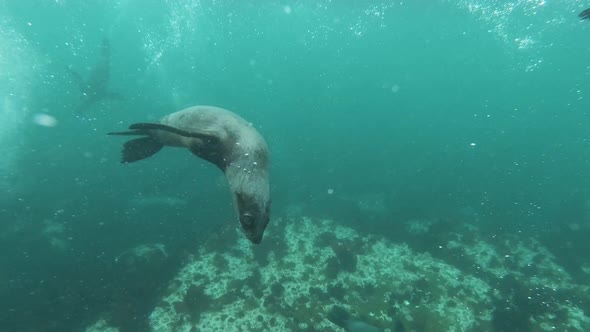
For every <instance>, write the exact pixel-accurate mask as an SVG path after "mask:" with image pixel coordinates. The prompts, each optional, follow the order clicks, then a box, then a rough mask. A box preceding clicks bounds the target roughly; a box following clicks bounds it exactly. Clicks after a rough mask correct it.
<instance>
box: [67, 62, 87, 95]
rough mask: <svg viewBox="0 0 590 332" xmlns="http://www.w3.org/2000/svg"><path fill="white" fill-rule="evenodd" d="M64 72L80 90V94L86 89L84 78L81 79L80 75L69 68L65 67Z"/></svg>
mask: <svg viewBox="0 0 590 332" xmlns="http://www.w3.org/2000/svg"><path fill="white" fill-rule="evenodd" d="M66 71H67V72H68V73H69V74H70V76H72V79H73V80H74V82H76V84H77V85H78V87H79V88H80V92H83V91H85V90H86V89H87V86H86V82H84V78H82V75H80V73H78V72H77V71H75V70H73V69H72V68H70V67H66Z"/></svg>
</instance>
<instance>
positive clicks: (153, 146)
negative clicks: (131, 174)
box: [107, 129, 164, 164]
mask: <svg viewBox="0 0 590 332" xmlns="http://www.w3.org/2000/svg"><path fill="white" fill-rule="evenodd" d="M107 135H119V136H138V135H142V136H143V135H149V133H148V132H147V131H145V130H141V129H138V130H129V131H119V132H111V133H108V134H107ZM163 147H164V145H163V144H162V143H160V142H158V141H157V140H156V139H154V138H153V137H151V136H147V137H142V138H136V139H132V140H130V141H127V142H125V144H124V145H123V153H122V156H121V163H123V164H128V163H132V162H135V161H138V160H142V159H145V158H147V157H150V156H153V155H154V154H155V153H156V152H158V151H160V150H161V149H162V148H163Z"/></svg>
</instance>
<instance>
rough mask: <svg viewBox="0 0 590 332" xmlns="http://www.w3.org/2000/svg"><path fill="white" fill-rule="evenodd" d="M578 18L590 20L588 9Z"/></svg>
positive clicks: (589, 9)
mask: <svg viewBox="0 0 590 332" xmlns="http://www.w3.org/2000/svg"><path fill="white" fill-rule="evenodd" d="M578 16H579V17H580V19H582V20H587V19H590V8H587V9H584V10H583V11H582V12H581V13H580V14H578Z"/></svg>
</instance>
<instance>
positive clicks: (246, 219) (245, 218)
mask: <svg viewBox="0 0 590 332" xmlns="http://www.w3.org/2000/svg"><path fill="white" fill-rule="evenodd" d="M241 221H242V223H244V224H245V225H252V224H253V223H254V216H253V215H252V214H251V213H248V212H246V213H244V214H242V218H241Z"/></svg>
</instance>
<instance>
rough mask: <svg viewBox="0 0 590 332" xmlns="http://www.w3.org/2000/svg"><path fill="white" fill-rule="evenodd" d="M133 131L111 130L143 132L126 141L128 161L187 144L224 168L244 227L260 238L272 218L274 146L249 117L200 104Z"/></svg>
mask: <svg viewBox="0 0 590 332" xmlns="http://www.w3.org/2000/svg"><path fill="white" fill-rule="evenodd" d="M129 129H131V131H127V132H117V133H110V135H141V136H144V137H142V138H138V139H134V140H131V141H128V142H126V143H125V145H124V148H123V158H122V162H123V163H131V162H135V161H138V160H141V159H145V158H147V157H149V156H151V155H153V154H155V153H156V152H158V151H159V150H160V149H161V148H162V147H164V146H173V147H183V148H187V149H188V150H190V151H191V152H192V153H193V154H195V155H197V156H198V157H200V158H202V159H205V160H207V161H209V162H211V163H213V164H215V165H216V166H217V167H219V168H220V169H221V170H222V171H223V172H224V173H225V176H226V178H227V181H228V183H229V187H230V191H231V193H232V196H233V198H234V204H235V206H236V208H237V211H238V215H239V219H240V223H241V225H242V229H243V230H244V232H245V233H246V236H247V237H248V239H250V241H252V242H253V243H260V241H261V240H262V235H263V233H264V230H265V228H266V225H267V224H268V221H269V214H270V193H269V181H268V175H269V160H268V146H267V144H266V142H265V141H264V139H263V138H262V136H261V135H260V134H259V133H258V131H256V129H254V127H252V126H251V125H250V124H249V123H248V122H246V121H245V120H244V119H242V118H241V117H239V116H238V115H236V114H235V113H232V112H230V111H228V110H225V109H222V108H218V107H212V106H194V107H190V108H187V109H184V110H181V111H178V112H175V113H172V114H169V115H167V116H165V117H164V118H162V120H160V123H157V124H156V123H137V124H133V125H131V126H130V127H129Z"/></svg>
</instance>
